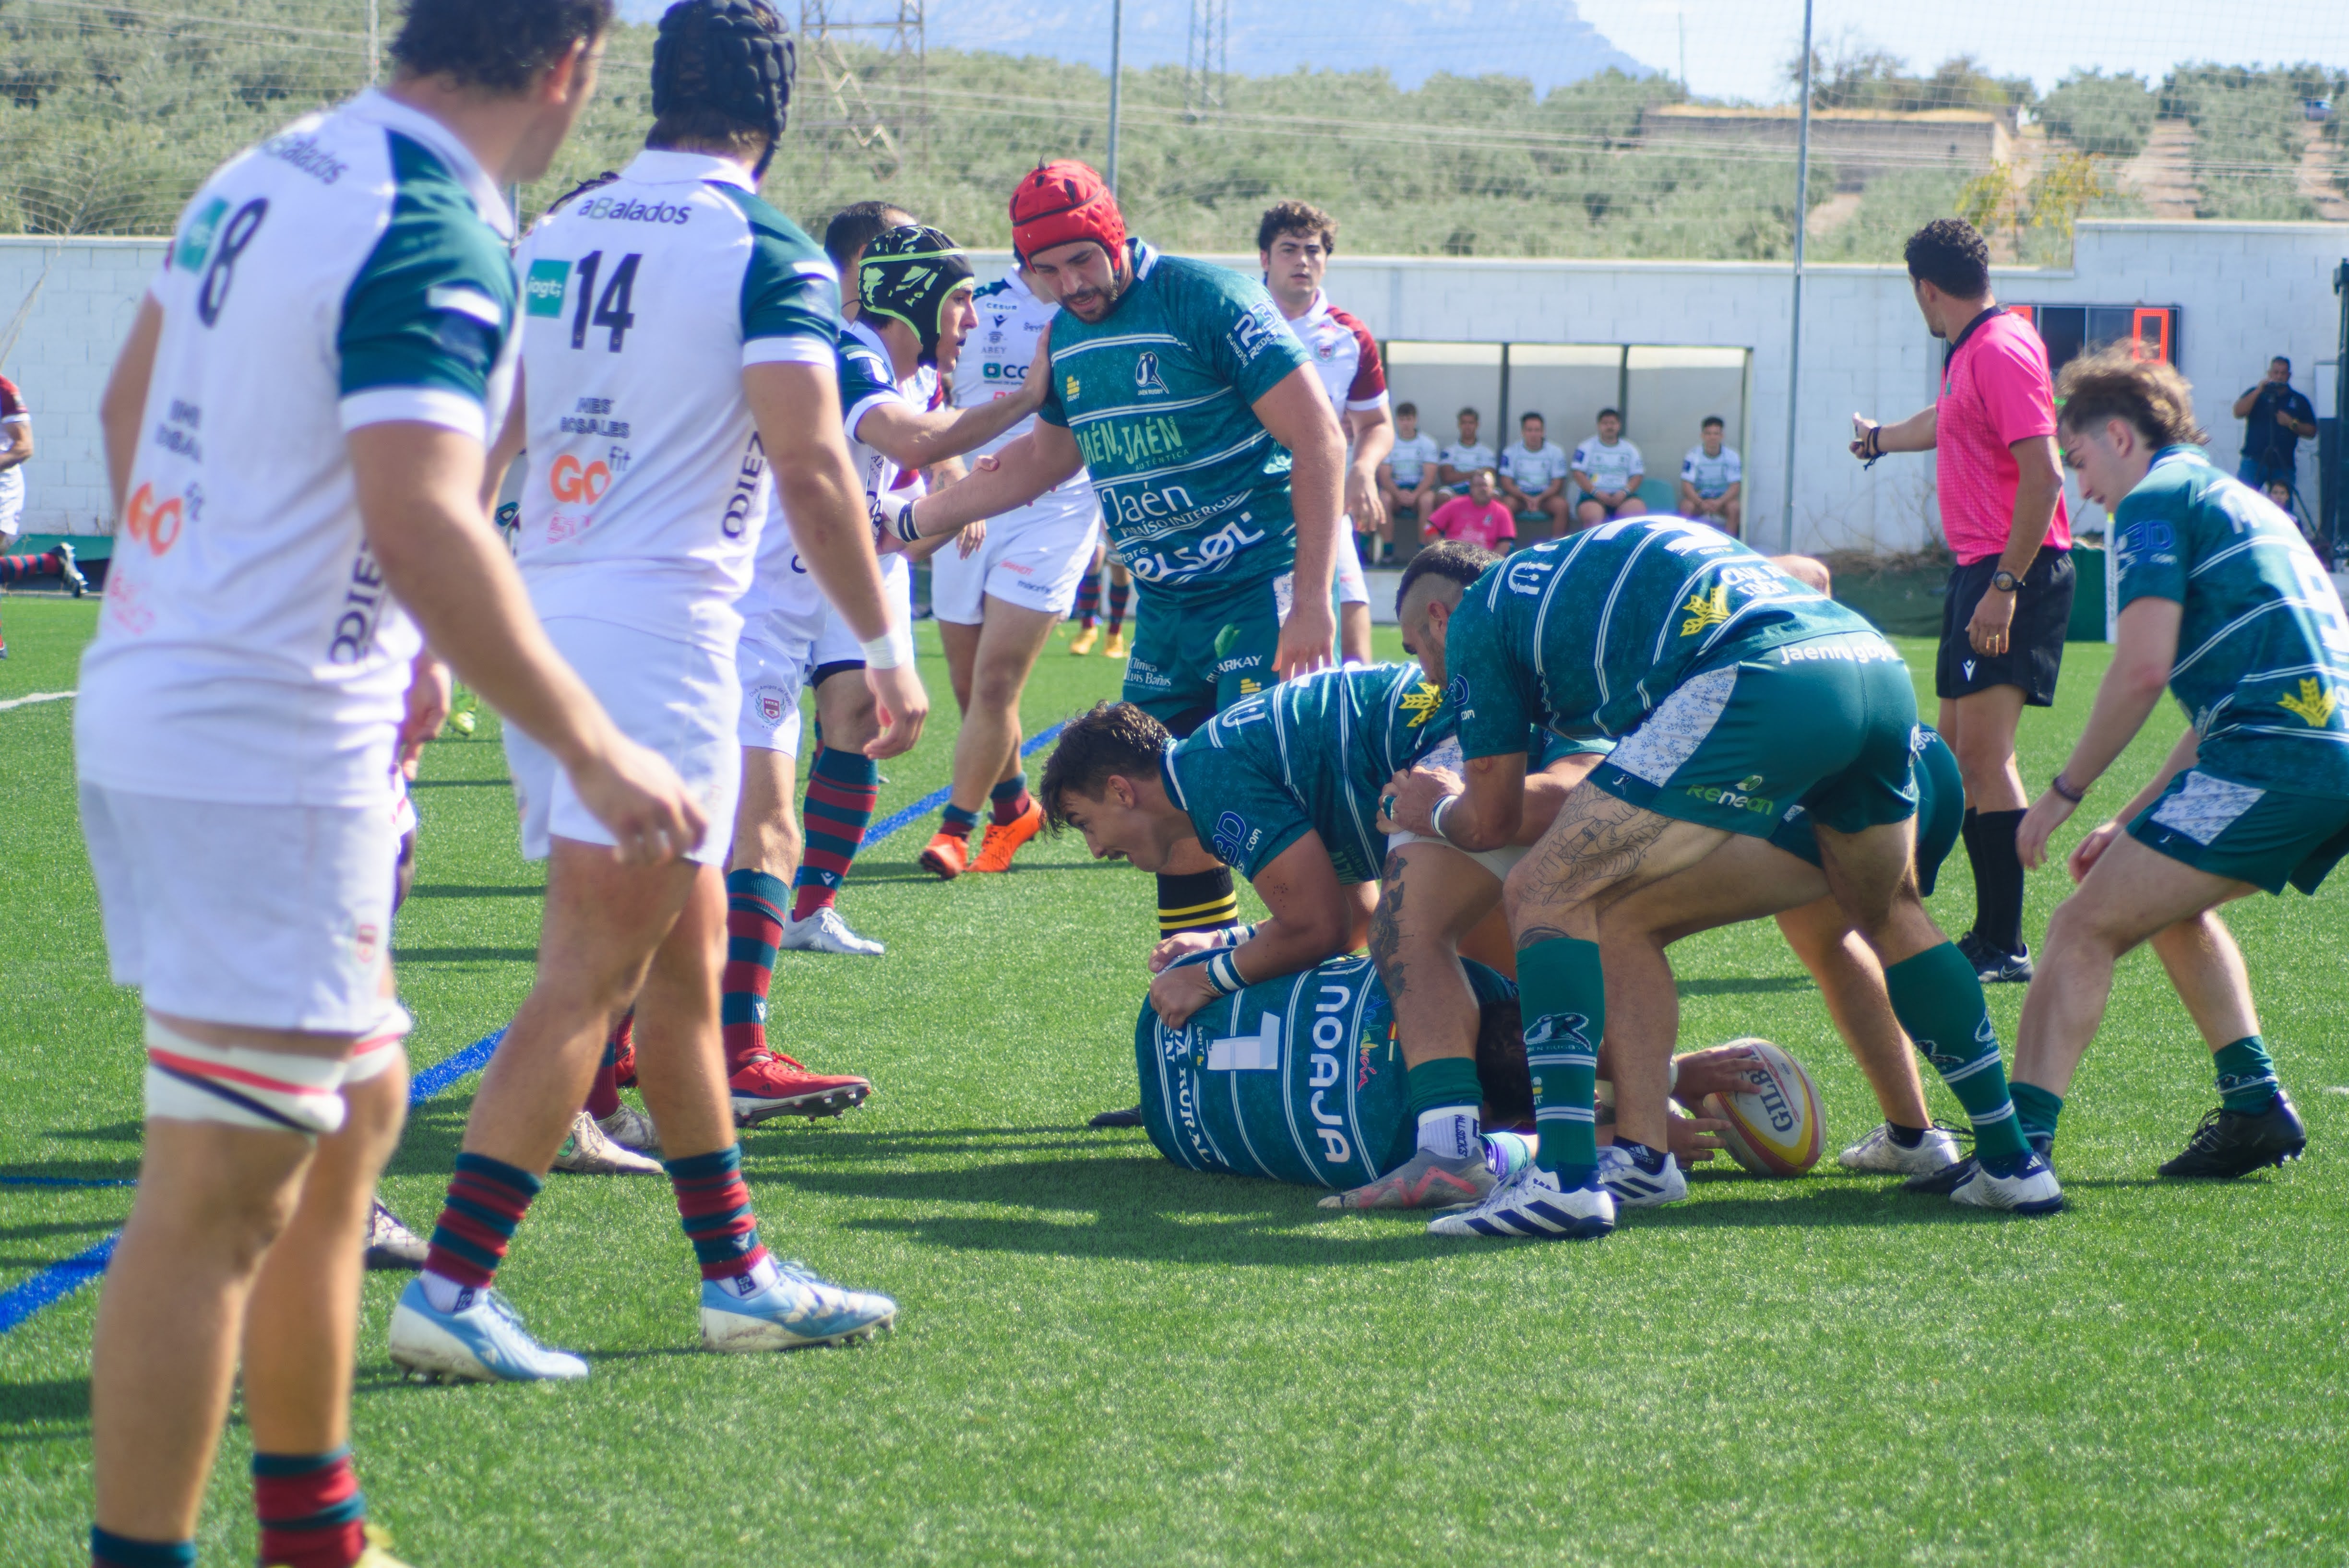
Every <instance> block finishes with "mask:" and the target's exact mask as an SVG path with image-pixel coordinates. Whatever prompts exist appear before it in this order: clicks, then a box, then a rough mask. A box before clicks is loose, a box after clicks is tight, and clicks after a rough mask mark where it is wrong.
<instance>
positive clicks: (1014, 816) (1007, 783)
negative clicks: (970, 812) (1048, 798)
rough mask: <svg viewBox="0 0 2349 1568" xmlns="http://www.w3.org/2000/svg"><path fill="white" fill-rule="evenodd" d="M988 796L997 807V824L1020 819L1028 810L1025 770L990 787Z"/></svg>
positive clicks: (1000, 824)
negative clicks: (992, 787)
mask: <svg viewBox="0 0 2349 1568" xmlns="http://www.w3.org/2000/svg"><path fill="white" fill-rule="evenodd" d="M987 798H988V800H989V801H990V802H991V803H992V804H993V806H994V808H995V820H996V823H997V825H999V826H1003V825H1008V824H1009V823H1012V822H1016V821H1018V820H1019V819H1020V817H1021V816H1022V815H1023V814H1024V813H1025V812H1026V811H1027V810H1028V775H1027V774H1026V773H1024V772H1021V773H1014V774H1013V775H1012V776H1011V777H1010V778H1009V779H1005V780H1003V782H1001V783H1000V784H998V785H997V786H996V787H995V788H994V789H989V790H988V792H987Z"/></svg>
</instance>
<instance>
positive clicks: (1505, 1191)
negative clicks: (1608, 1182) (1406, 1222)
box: [1427, 1165, 1615, 1242]
mask: <svg viewBox="0 0 2349 1568" xmlns="http://www.w3.org/2000/svg"><path fill="white" fill-rule="evenodd" d="M1614 1228H1615V1195H1614V1194H1613V1193H1611V1192H1609V1191H1608V1190H1607V1189H1606V1188H1605V1187H1603V1186H1601V1185H1600V1184H1599V1179H1598V1178H1597V1177H1595V1176H1594V1177H1592V1178H1591V1180H1590V1181H1589V1182H1588V1184H1587V1185H1585V1186H1580V1187H1572V1188H1561V1187H1560V1186H1558V1184H1557V1176H1556V1175H1555V1174H1553V1173H1552V1172H1550V1171H1545V1170H1543V1169H1542V1168H1541V1167H1540V1166H1538V1165H1527V1166H1526V1167H1525V1168H1523V1169H1522V1170H1518V1171H1511V1172H1510V1173H1509V1175H1508V1178H1507V1179H1506V1181H1502V1182H1501V1183H1500V1184H1499V1185H1497V1186H1495V1188H1494V1189H1493V1191H1491V1192H1490V1193H1489V1194H1487V1195H1486V1196H1485V1201H1484V1202H1481V1203H1479V1204H1477V1205H1476V1206H1475V1208H1473V1209H1454V1210H1453V1211H1452V1212H1450V1213H1446V1214H1439V1215H1437V1216H1436V1217H1435V1218H1434V1219H1433V1220H1430V1221H1429V1222H1427V1233H1428V1234H1429V1235H1431V1236H1534V1237H1539V1238H1541V1239H1543V1240H1547V1241H1578V1242H1579V1241H1594V1240H1596V1239H1597V1238H1599V1237H1600V1236H1603V1235H1605V1234H1606V1233H1608V1232H1609V1231H1611V1230H1613V1229H1614Z"/></svg>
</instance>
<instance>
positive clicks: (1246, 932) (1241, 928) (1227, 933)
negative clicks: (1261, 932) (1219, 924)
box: [1216, 925, 1256, 947]
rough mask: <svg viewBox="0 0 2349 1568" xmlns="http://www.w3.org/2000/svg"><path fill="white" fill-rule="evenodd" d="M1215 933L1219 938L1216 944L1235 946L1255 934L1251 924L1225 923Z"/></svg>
mask: <svg viewBox="0 0 2349 1568" xmlns="http://www.w3.org/2000/svg"><path fill="white" fill-rule="evenodd" d="M1255 934H1256V927H1255V926H1253V925H1227V926H1226V927H1224V929H1223V930H1222V931H1221V932H1219V933H1217V936H1218V938H1219V940H1218V941H1217V942H1216V946H1218V947H1237V946H1238V945H1239V944H1241V943H1243V942H1246V941H1247V939H1248V938H1250V937H1252V936H1254V935H1255Z"/></svg>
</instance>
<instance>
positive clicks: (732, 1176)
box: [667, 1143, 767, 1280]
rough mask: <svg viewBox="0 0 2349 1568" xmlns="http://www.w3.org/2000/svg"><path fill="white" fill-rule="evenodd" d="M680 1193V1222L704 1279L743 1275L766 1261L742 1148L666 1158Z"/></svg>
mask: <svg viewBox="0 0 2349 1568" xmlns="http://www.w3.org/2000/svg"><path fill="white" fill-rule="evenodd" d="M667 1168H668V1180H669V1185H670V1186H671V1187H672V1188H674V1189H675V1190H676V1191H677V1216H678V1223H680V1224H681V1225H683V1226H684V1227H685V1238H686V1240H688V1241H689V1242H691V1243H693V1255H694V1258H695V1259H696V1260H697V1261H698V1263H699V1264H701V1277H702V1278H703V1279H705V1280H715V1279H739V1278H741V1277H742V1276H744V1275H746V1274H752V1273H754V1272H755V1271H756V1270H757V1269H758V1266H759V1265H760V1264H761V1263H763V1262H765V1261H766V1257H767V1249H766V1248H764V1247H762V1246H761V1245H760V1244H759V1219H758V1216H757V1215H755V1214H753V1213H752V1212H750V1188H749V1187H748V1186H747V1185H746V1184H744V1182H743V1181H742V1146H741V1145H740V1143H737V1144H734V1145H733V1146H732V1147H730V1148H727V1149H720V1150H716V1151H714V1152H712V1153H709V1154H694V1155H688V1156H687V1157H686V1158H685V1159H682V1160H671V1161H667Z"/></svg>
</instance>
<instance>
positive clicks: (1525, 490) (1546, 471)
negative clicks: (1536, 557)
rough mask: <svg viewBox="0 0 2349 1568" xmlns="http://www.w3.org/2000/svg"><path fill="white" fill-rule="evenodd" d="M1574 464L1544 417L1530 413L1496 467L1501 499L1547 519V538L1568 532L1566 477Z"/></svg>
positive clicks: (1518, 509)
mask: <svg viewBox="0 0 2349 1568" xmlns="http://www.w3.org/2000/svg"><path fill="white" fill-rule="evenodd" d="M1571 466H1572V465H1571V462H1570V460H1569V459H1568V457H1567V455H1566V449H1565V448H1563V447H1561V446H1559V445H1558V444H1557V442H1555V441H1553V440H1551V439H1550V438H1549V428H1548V426H1547V425H1546V424H1545V423H1544V422H1543V420H1542V417H1541V416H1540V415H1539V414H1527V415H1526V417H1525V418H1522V419H1519V420H1518V421H1517V444H1516V446H1514V447H1511V448H1510V449H1508V450H1507V451H1506V452H1503V453H1502V454H1501V460H1500V462H1499V464H1498V465H1497V466H1496V467H1497V472H1496V473H1495V478H1496V479H1497V480H1499V482H1500V488H1501V499H1502V500H1506V501H1507V502H1508V503H1509V505H1510V506H1512V507H1514V508H1516V511H1518V512H1520V513H1522V514H1526V515H1530V516H1538V517H1540V518H1542V519H1544V520H1545V521H1547V523H1548V524H1549V526H1548V528H1547V530H1545V531H1544V533H1543V537H1544V538H1547V539H1555V538H1557V536H1558V535H1559V534H1561V533H1566V532H1568V531H1569V530H1568V528H1567V526H1566V508H1567V495H1566V476H1567V472H1568V469H1569V468H1570V467H1571Z"/></svg>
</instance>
